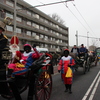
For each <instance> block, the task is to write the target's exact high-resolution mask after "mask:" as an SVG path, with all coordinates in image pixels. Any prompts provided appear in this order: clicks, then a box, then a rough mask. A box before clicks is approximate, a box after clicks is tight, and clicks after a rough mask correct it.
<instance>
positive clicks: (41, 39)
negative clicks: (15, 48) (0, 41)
mask: <svg viewBox="0 0 100 100" xmlns="http://www.w3.org/2000/svg"><path fill="white" fill-rule="evenodd" d="M14 4H15V3H14V0H0V20H4V18H5V17H10V18H11V19H12V20H13V19H14V8H15V5H14ZM16 6H17V7H16V12H17V14H16V35H17V37H18V38H19V47H20V49H23V45H24V44H26V43H28V44H30V45H32V44H34V43H38V44H40V45H39V47H42V48H48V49H49V51H50V52H55V51H57V52H60V48H62V47H68V46H69V28H68V27H66V26H64V25H62V24H60V23H59V22H57V21H55V20H54V19H52V18H51V17H50V16H48V15H46V14H45V13H43V12H41V11H40V10H38V9H36V8H34V7H32V5H30V4H28V3H26V2H25V1H24V0H17V4H16ZM5 35H6V36H7V37H8V38H9V40H10V39H11V37H12V36H13V35H14V20H13V22H12V24H11V25H7V27H6V32H5Z"/></svg>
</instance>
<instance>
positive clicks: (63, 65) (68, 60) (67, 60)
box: [58, 49, 75, 93]
mask: <svg viewBox="0 0 100 100" xmlns="http://www.w3.org/2000/svg"><path fill="white" fill-rule="evenodd" d="M74 65H75V61H74V59H73V58H72V57H71V56H69V50H68V49H65V50H64V51H63V56H62V57H61V59H60V61H59V66H58V72H61V77H62V79H63V82H64V84H65V88H66V90H65V92H67V91H68V90H69V93H72V91H71V87H72V77H66V73H67V71H68V67H70V68H71V67H72V66H74Z"/></svg>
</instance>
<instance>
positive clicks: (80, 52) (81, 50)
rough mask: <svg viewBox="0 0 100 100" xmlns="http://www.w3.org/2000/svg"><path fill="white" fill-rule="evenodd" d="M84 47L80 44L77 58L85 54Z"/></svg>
mask: <svg viewBox="0 0 100 100" xmlns="http://www.w3.org/2000/svg"><path fill="white" fill-rule="evenodd" d="M86 51H87V50H86V48H85V47H84V44H81V48H79V58H80V57H81V56H85V53H86Z"/></svg>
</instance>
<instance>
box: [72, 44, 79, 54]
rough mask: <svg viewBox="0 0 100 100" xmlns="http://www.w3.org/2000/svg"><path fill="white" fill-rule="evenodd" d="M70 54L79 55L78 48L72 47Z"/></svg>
mask: <svg viewBox="0 0 100 100" xmlns="http://www.w3.org/2000/svg"><path fill="white" fill-rule="evenodd" d="M71 52H72V53H75V54H76V55H78V54H79V48H77V46H76V45H74V47H73V48H72V49H71Z"/></svg>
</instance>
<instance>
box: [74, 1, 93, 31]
mask: <svg viewBox="0 0 100 100" xmlns="http://www.w3.org/2000/svg"><path fill="white" fill-rule="evenodd" d="M72 4H73V6H74V7H75V8H76V10H77V11H78V13H79V14H80V16H81V17H82V18H83V20H84V21H85V23H86V24H87V26H88V27H89V28H90V26H89V25H88V23H87V21H86V20H85V18H84V17H83V16H82V14H81V13H80V11H79V10H78V8H77V7H76V5H75V4H74V3H72ZM90 30H91V31H92V32H93V30H92V29H91V28H90ZM93 33H94V32H93Z"/></svg>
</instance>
